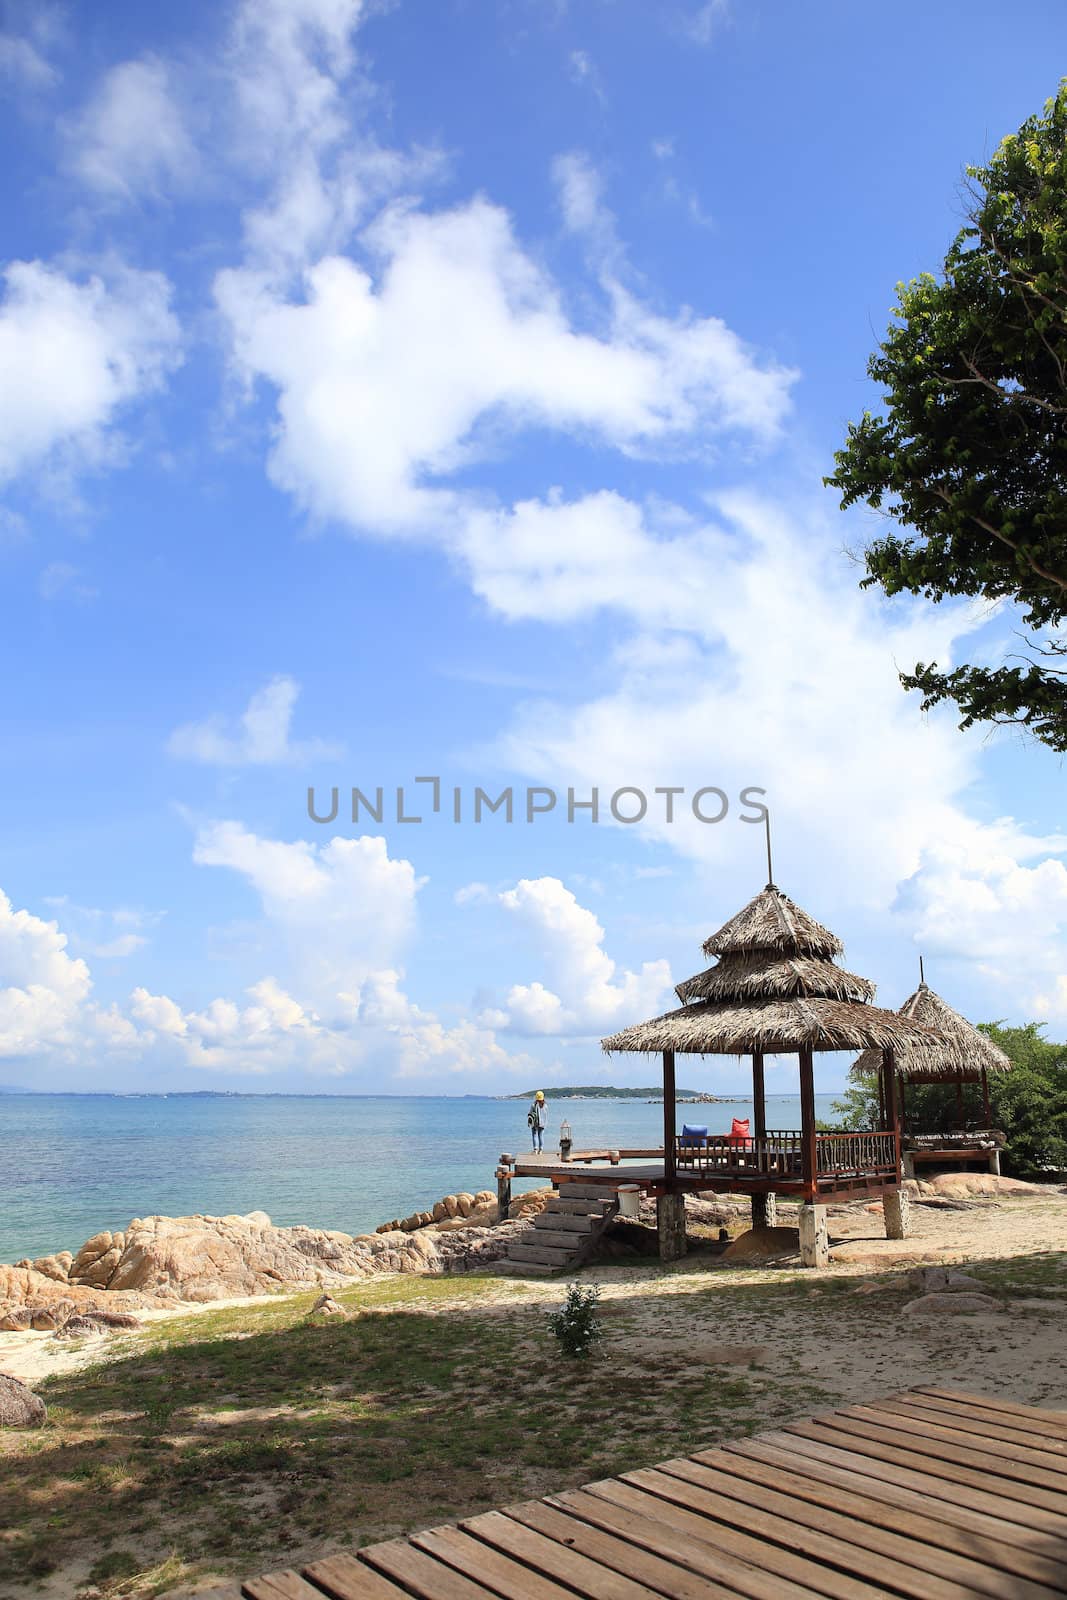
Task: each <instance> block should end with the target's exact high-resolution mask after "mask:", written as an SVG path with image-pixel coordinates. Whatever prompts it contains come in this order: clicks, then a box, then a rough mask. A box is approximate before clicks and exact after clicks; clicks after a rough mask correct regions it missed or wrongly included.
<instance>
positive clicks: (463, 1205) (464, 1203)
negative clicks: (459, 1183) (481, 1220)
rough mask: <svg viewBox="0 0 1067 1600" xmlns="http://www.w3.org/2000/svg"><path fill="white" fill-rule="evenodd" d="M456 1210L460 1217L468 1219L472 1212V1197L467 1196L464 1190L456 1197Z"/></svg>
mask: <svg viewBox="0 0 1067 1600" xmlns="http://www.w3.org/2000/svg"><path fill="white" fill-rule="evenodd" d="M456 1209H457V1210H458V1212H459V1214H460V1216H461V1217H469V1216H470V1214H471V1212H472V1211H473V1210H474V1196H473V1195H472V1194H467V1192H466V1190H464V1191H462V1192H461V1193H460V1194H457V1196H456Z"/></svg>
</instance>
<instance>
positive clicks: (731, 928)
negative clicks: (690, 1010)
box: [704, 883, 845, 957]
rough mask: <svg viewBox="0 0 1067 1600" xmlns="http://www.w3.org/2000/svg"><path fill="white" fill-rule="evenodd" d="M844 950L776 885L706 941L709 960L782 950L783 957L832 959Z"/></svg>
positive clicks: (820, 924) (752, 900) (818, 923)
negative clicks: (746, 953)
mask: <svg viewBox="0 0 1067 1600" xmlns="http://www.w3.org/2000/svg"><path fill="white" fill-rule="evenodd" d="M844 948H845V947H844V945H843V944H842V943H841V940H840V939H839V938H838V937H837V935H836V934H835V933H831V932H830V930H829V928H824V927H823V925H822V923H821V922H816V921H815V918H814V917H811V916H809V915H808V913H807V912H806V911H803V910H801V908H800V906H798V905H796V904H795V903H794V902H793V901H792V900H790V898H789V896H788V895H787V894H783V893H782V891H781V889H779V888H777V887H776V885H775V884H773V883H769V884H768V885H767V887H766V889H761V890H760V892H759V894H757V895H755V896H754V897H753V899H751V900H750V901H749V902H748V905H747V906H744V907H742V909H741V910H740V911H739V912H738V913H737V915H736V916H735V917H731V918H730V920H729V922H725V923H724V924H723V926H722V927H721V928H720V929H719V931H718V933H713V934H712V935H711V938H710V939H705V940H704V954H705V955H706V956H724V955H728V954H731V953H732V952H735V951H742V950H743V951H752V950H779V951H781V953H782V954H783V955H793V956H799V955H804V956H823V957H829V956H839V955H840V954H841V953H842V951H843V950H844Z"/></svg>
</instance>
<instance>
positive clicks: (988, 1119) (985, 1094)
mask: <svg viewBox="0 0 1067 1600" xmlns="http://www.w3.org/2000/svg"><path fill="white" fill-rule="evenodd" d="M982 1116H983V1117H984V1119H985V1121H984V1124H983V1126H985V1127H986V1128H991V1127H992V1126H993V1113H992V1111H991V1110H990V1108H989V1074H988V1072H987V1071H986V1069H985V1068H984V1067H983V1068H982Z"/></svg>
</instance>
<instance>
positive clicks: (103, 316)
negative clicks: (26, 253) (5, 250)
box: [0, 261, 181, 482]
mask: <svg viewBox="0 0 1067 1600" xmlns="http://www.w3.org/2000/svg"><path fill="white" fill-rule="evenodd" d="M3 277H4V282H5V287H6V293H5V297H4V299H3V301H2V303H0V482H3V481H4V480H5V479H10V478H13V477H14V476H15V475H16V474H18V473H20V472H24V471H27V470H28V469H30V468H35V467H39V466H41V465H45V464H49V463H56V464H58V465H60V466H63V467H70V466H90V467H92V466H99V465H101V464H103V463H105V462H106V461H108V460H109V459H113V458H114V457H115V454H116V451H118V450H120V449H121V440H119V439H116V437H115V436H114V435H113V434H112V433H111V432H110V430H111V428H112V426H113V425H114V423H115V422H116V421H117V420H118V418H119V417H120V415H121V413H122V410H123V408H124V407H125V406H127V405H128V404H129V403H130V402H131V401H133V400H136V399H139V398H141V397H143V396H144V395H146V394H148V393H151V392H152V391H153V390H155V389H158V388H160V387H161V386H162V384H163V381H164V379H165V377H166V375H167V373H168V372H170V371H171V370H172V369H173V368H174V367H175V366H177V365H178V363H179V361H180V359H181V356H180V352H179V330H178V324H177V322H176V320H175V318H174V316H173V315H172V313H171V311H170V304H169V301H170V286H169V285H168V283H167V281H166V279H165V278H164V277H162V276H161V274H159V273H156V272H135V271H132V270H129V269H123V268H118V267H113V268H111V269H110V270H108V271H107V272H106V273H99V274H93V275H92V276H89V277H88V278H86V279H84V280H82V281H77V280H76V279H74V278H73V277H70V276H68V275H67V274H66V273H64V272H62V271H60V270H59V269H58V268H56V267H51V266H48V265H47V264H46V263H44V262H42V261H15V262H12V263H11V264H10V265H9V266H8V267H7V268H6V270H5V271H4V274H3Z"/></svg>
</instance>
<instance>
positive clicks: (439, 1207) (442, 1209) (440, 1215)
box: [433, 1200, 449, 1222]
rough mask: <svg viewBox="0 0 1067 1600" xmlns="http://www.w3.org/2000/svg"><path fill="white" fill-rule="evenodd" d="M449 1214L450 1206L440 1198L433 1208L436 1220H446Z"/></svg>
mask: <svg viewBox="0 0 1067 1600" xmlns="http://www.w3.org/2000/svg"><path fill="white" fill-rule="evenodd" d="M448 1215H449V1210H448V1207H447V1206H446V1205H445V1203H444V1201H443V1200H438V1202H437V1204H436V1205H435V1206H434V1208H433V1220H434V1221H435V1222H444V1220H445V1218H446V1217H447V1216H448Z"/></svg>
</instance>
